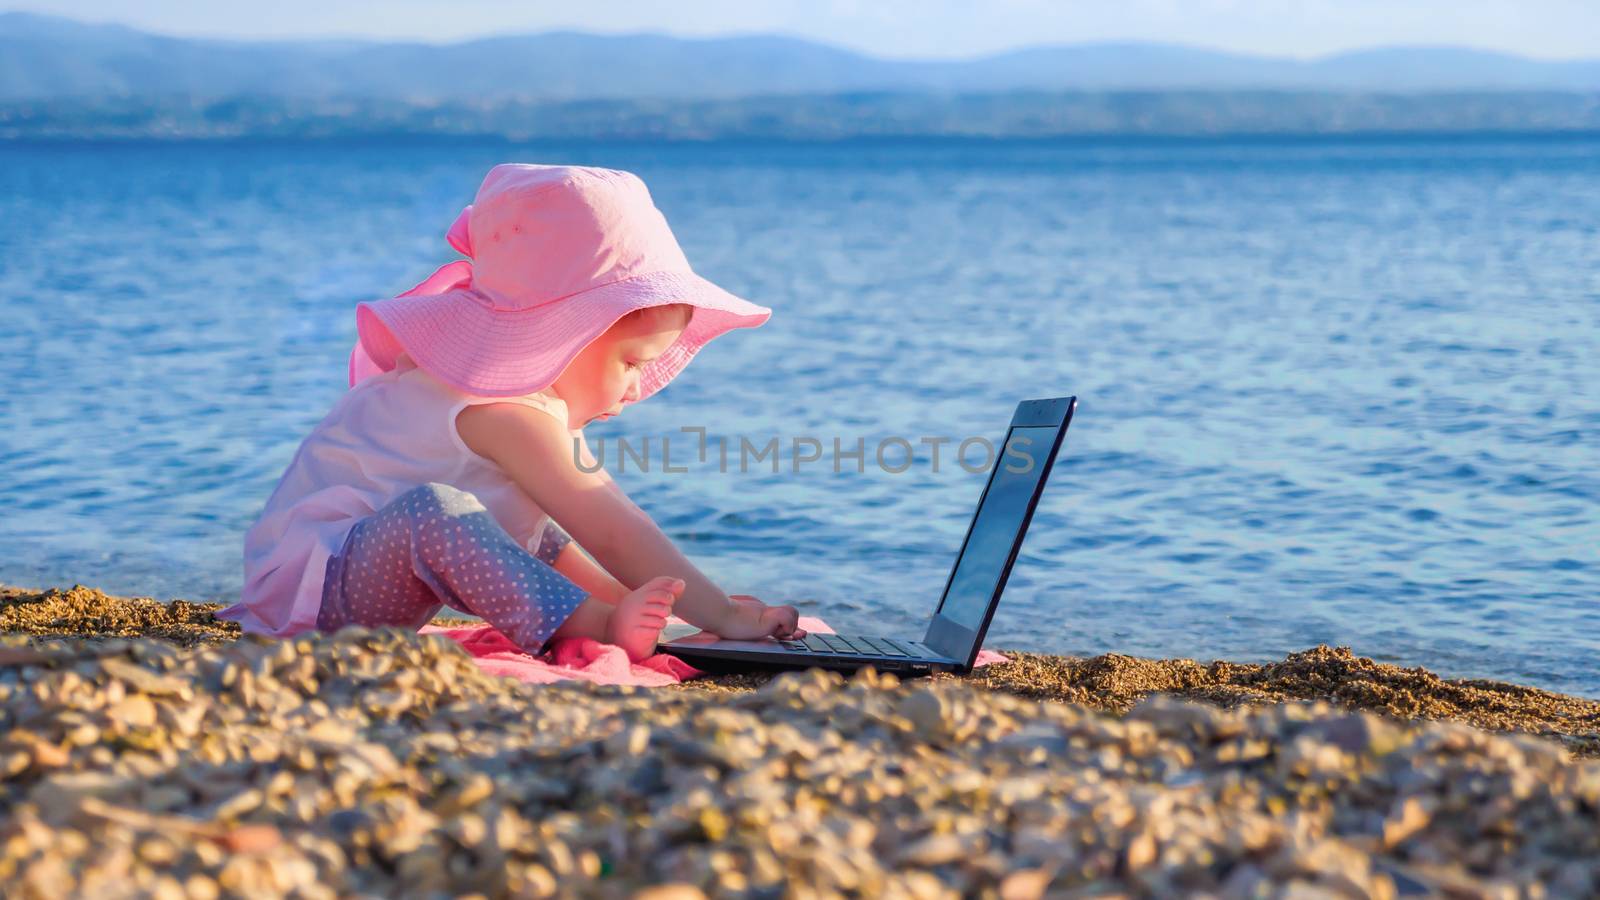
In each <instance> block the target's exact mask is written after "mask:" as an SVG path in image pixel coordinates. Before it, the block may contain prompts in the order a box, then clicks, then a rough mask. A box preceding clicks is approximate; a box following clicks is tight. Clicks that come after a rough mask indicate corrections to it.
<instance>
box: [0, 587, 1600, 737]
mask: <svg viewBox="0 0 1600 900" xmlns="http://www.w3.org/2000/svg"><path fill="white" fill-rule="evenodd" d="M223 605H224V604H220V603H197V602H192V601H186V600H173V601H168V602H162V601H156V600H154V599H153V598H125V597H117V596H113V595H109V594H106V593H104V592H102V591H100V590H98V589H96V588H91V587H86V586H84V585H74V586H72V587H71V588H66V589H62V588H48V589H42V590H40V589H29V588H21V587H17V586H15V585H7V584H0V638H3V637H4V636H6V635H26V636H28V637H29V638H30V639H34V640H50V639H55V638H65V637H86V638H105V637H123V638H134V637H153V638H158V639H162V640H166V641H171V642H173V643H176V644H179V645H180V646H196V645H203V644H223V643H228V642H232V641H235V640H238V639H239V638H240V637H241V636H242V631H241V630H240V628H239V626H238V624H237V623H234V622H226V621H220V620H216V619H214V618H213V617H212V613H213V612H215V611H216V610H218V609H221V608H222V607H223ZM28 606H37V607H38V608H37V609H34V610H31V611H30V610H28V609H27V608H26V607H28ZM433 624H436V625H462V624H474V623H473V620H469V619H460V618H451V617H448V616H440V617H438V618H435V619H434V622H433ZM1000 652H1002V653H1004V654H1006V655H1007V656H1008V657H1010V658H1011V660H1010V661H1009V662H1006V663H999V664H995V665H991V666H984V667H981V668H978V669H974V670H973V671H972V672H971V673H970V674H968V675H964V676H961V675H951V674H947V673H940V674H937V675H934V676H932V677H930V678H924V679H916V680H920V681H925V682H928V683H932V684H937V683H942V682H947V681H953V682H961V683H966V684H971V685H973V686H975V687H979V688H982V689H986V690H992V691H998V692H1001V693H1006V694H1011V695H1013V696H1016V697H1019V698H1022V699H1025V700H1045V701H1055V702H1062V703H1074V704H1078V705H1081V706H1085V707H1088V708H1090V709H1094V710H1097V711H1100V712H1106V713H1112V714H1118V715H1120V714H1125V713H1127V712H1128V711H1129V710H1130V709H1132V708H1133V707H1134V706H1135V705H1136V704H1137V703H1138V702H1139V701H1140V700H1143V699H1145V698H1146V697H1149V696H1151V695H1154V694H1164V695H1169V696H1173V697H1178V698H1182V699H1184V700H1191V701H1197V702H1203V703H1207V704H1209V705H1212V706H1216V707H1219V708H1222V709H1232V708H1236V707H1239V706H1250V705H1263V704H1274V703H1283V702H1294V701H1305V702H1312V701H1318V700H1320V701H1323V702H1327V703H1330V704H1332V705H1335V706H1338V707H1340V708H1342V709H1346V710H1351V711H1358V710H1359V711H1365V712H1371V713H1375V714H1378V715H1383V716H1387V717H1390V718H1394V719H1398V720H1418V721H1439V722H1461V723H1463V724H1467V725H1471V726H1473V727H1476V728H1480V729H1483V730H1485V731H1490V732H1500V733H1508V734H1510V733H1522V734H1529V735H1533V736H1536V737H1542V738H1547V739H1550V740H1554V741H1556V742H1558V743H1560V744H1562V745H1563V746H1565V747H1566V749H1567V750H1568V751H1570V752H1571V753H1572V754H1573V755H1574V756H1575V757H1579V758H1595V759H1600V700H1594V699H1589V698H1586V697H1577V696H1573V695H1569V694H1561V693H1557V692H1554V691H1547V690H1545V689H1543V688H1536V687H1530V686H1526V685H1519V684H1514V683H1511V682H1502V681H1493V680H1488V679H1478V678H1443V677H1441V676H1439V675H1436V674H1434V673H1433V672H1430V671H1429V670H1428V669H1426V668H1423V667H1421V666H1410V667H1403V666H1397V665H1394V664H1391V663H1378V662H1374V661H1373V660H1371V659H1368V658H1366V657H1362V656H1357V655H1355V654H1353V653H1351V652H1350V650H1349V649H1348V648H1345V647H1328V646H1326V645H1321V646H1317V647H1311V648H1308V649H1306V650H1303V651H1301V652H1298V653H1291V654H1289V655H1288V656H1286V657H1285V658H1284V659H1282V660H1279V661H1277V662H1269V663H1235V662H1229V661H1226V660H1213V661H1211V662H1209V663H1202V662H1198V661H1196V660H1193V659H1187V658H1179V659H1152V658H1146V657H1136V656H1126V655H1123V654H1120V653H1108V654H1102V655H1100V656H1094V657H1079V656H1056V655H1052V654H1043V653H1024V652H1020V651H1014V650H1005V649H1001V650H1000ZM773 677H774V673H769V672H756V673H749V674H727V675H719V674H709V675H704V676H701V677H699V678H695V679H692V680H690V681H687V682H684V683H682V684H677V685H667V686H665V687H664V688H659V689H658V690H701V691H711V692H747V691H753V690H757V689H759V688H760V687H761V686H762V685H764V684H766V683H767V682H769V681H771V680H772V678H773ZM916 680H914V681H916Z"/></svg>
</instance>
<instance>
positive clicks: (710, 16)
mask: <svg viewBox="0 0 1600 900" xmlns="http://www.w3.org/2000/svg"><path fill="white" fill-rule="evenodd" d="M0 2H3V0H0ZM0 8H3V9H10V10H28V11H32V12H43V13H54V14H57V15H64V16H70V17H72V18H75V19H81V20H84V21H95V22H120V23H122V24H125V25H130V26H133V27H135V28H140V29H143V30H147V31H154V32H160V33H163V34H175V35H189V36H206V37H248V38H291V37H371V38H383V39H409V40H422V41H430V42H444V41H457V40H462V39H464V38H471V37H479V36H483V35H491V34H505V33H527V32H535V31H546V30H550V29H558V28H570V29H579V30H584V31H598V32H619V31H621V32H626V31H660V32H667V33H670V34H677V35H684V36H705V35H723V34H749V33H756V32H762V33H773V32H776V33H782V34H790V35H796V36H800V37H807V38H812V39H815V40H821V41H825V42H828V43H832V44H838V45H842V46H846V47H851V48H854V49H857V50H862V51H865V52H868V53H872V54H874V55H878V56H890V57H960V56H973V55H978V54H983V53H989V52H993V51H996V50H1005V49H1008V48H1011V47H1017V46H1024V45H1029V44H1041V43H1074V42H1080V41H1105V40H1150V41H1165V42H1173V43H1184V44H1194V45H1199V46H1206V47H1215V48H1220V49H1226V50H1235V51H1240V52H1246V53H1260V54H1267V55H1273V56H1317V55H1321V54H1325V53H1330V52H1335V51H1339V50H1347V49H1352V48H1358V47H1372V46H1380V45H1394V44H1454V45H1461V46H1469V47H1481V48H1486V49H1495V50H1504V51H1508V52H1512V53H1519V54H1522V55H1525V56H1534V57H1540V58H1547V59H1549V58H1571V57H1600V0H1054V2H1051V0H974V2H962V0H655V2H644V0H571V2H563V3H551V2H513V0H450V2H421V0H332V2H329V0H271V2H266V3H254V2H252V3H242V2H240V3H231V2H223V3H217V2H215V0H140V2H138V3H129V2H128V0H54V2H50V0H42V2H32V3H23V4H20V5H14V6H0Z"/></svg>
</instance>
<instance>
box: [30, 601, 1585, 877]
mask: <svg viewBox="0 0 1600 900" xmlns="http://www.w3.org/2000/svg"><path fill="white" fill-rule="evenodd" d="M217 608H219V607H218V606H217V605H215V604H197V603H188V602H185V601H172V602H171V603H161V602H157V601H155V600H153V599H149V598H119V597H109V596H107V595H105V594H104V593H102V592H100V591H97V590H95V589H92V588H86V587H83V586H79V585H75V586H73V587H72V588H69V589H66V590H59V589H50V590H44V591H26V590H22V589H19V588H13V587H4V586H0V807H5V808H8V809H10V810H12V811H13V812H12V815H11V816H10V818H9V820H4V821H0V883H7V884H12V885H15V886H16V887H17V888H18V890H19V896H33V895H38V896H59V895H63V894H86V895H94V894H100V893H105V892H106V891H108V890H113V889H115V890H116V891H119V892H123V893H126V892H129V891H132V892H135V893H141V894H151V895H156V896H172V897H184V896H187V897H216V896H219V895H220V894H223V893H229V894H237V893H260V894H287V893H297V894H299V895H301V896H308V897H317V896H327V897H332V896H341V895H346V894H350V893H359V894H366V895H377V896H396V895H401V894H404V895H407V896H429V895H444V894H463V893H477V894H482V895H484V896H503V895H507V894H518V895H522V896H533V897H543V896H574V895H575V896H596V897H651V896H653V897H654V898H655V900H663V898H666V897H674V898H694V897H702V896H719V897H720V896H726V897H773V898H777V897H789V896H799V897H807V896H837V895H859V896H885V897H917V898H921V897H946V896H948V897H955V896H983V897H999V898H1003V900H1024V898H1040V897H1076V896H1102V895H1106V894H1120V895H1125V896H1170V895H1173V894H1192V893H1196V892H1210V893H1212V894H1224V895H1229V896H1237V895H1259V896H1276V895H1278V894H1279V893H1281V892H1284V891H1287V892H1289V893H1290V894H1294V895H1298V893H1300V892H1304V893H1306V894H1307V895H1317V896H1324V895H1330V894H1331V895H1341V896H1344V895H1350V896H1374V897H1394V896H1397V895H1402V894H1415V893H1428V894H1449V895H1451V896H1467V897H1476V896H1517V895H1527V893H1528V891H1529V890H1530V888H1532V887H1533V886H1538V888H1540V889H1542V891H1543V894H1541V895H1547V896H1573V895H1583V894H1589V893H1592V892H1594V891H1596V890H1600V832H1597V831H1596V830H1595V829H1594V827H1593V822H1594V819H1595V816H1596V815H1597V814H1600V761H1597V760H1596V759H1593V758H1585V757H1597V756H1600V733H1597V732H1600V702H1597V701H1592V700H1585V699H1582V698H1575V697H1564V696H1562V695H1559V694H1552V693H1549V692H1546V691H1540V690H1536V689H1532V688H1524V687H1519V686H1516V685H1509V684H1500V683H1495V682H1482V681H1450V680H1445V679H1440V678H1437V677H1436V676H1434V675H1432V674H1431V673H1428V672H1427V671H1426V670H1423V669H1403V668H1399V667H1396V666H1389V665H1382V664H1377V663H1373V662H1371V661H1370V660H1365V659H1362V658H1359V657H1355V656H1353V655H1351V654H1350V653H1349V652H1348V651H1346V650H1342V649H1333V648H1327V647H1318V648H1313V649H1311V650H1308V651H1305V652H1303V653H1298V654H1291V655H1290V656H1289V657H1288V658H1286V659H1285V660H1283V661H1282V662H1279V663H1271V664H1266V665H1241V664H1234V663H1226V662H1214V663H1211V664H1209V665H1202V664H1200V663H1196V662H1194V661H1191V660H1145V659H1136V658H1133V657H1126V656H1119V655H1115V654H1112V655H1106V656H1100V657H1095V658H1092V659H1077V658H1072V657H1050V656H1043V655H1037V654H1015V657H1016V658H1015V659H1014V660H1013V661H1012V662H1009V663H1002V664H997V665H995V666H992V667H985V668H982V669H978V670H976V671H975V672H974V673H972V675H970V676H965V677H962V676H951V675H939V676H934V677H931V678H924V679H913V680H907V681H904V682H901V681H899V680H898V679H896V678H894V677H893V676H890V675H879V674H877V673H873V672H864V673H860V674H858V675H857V676H855V677H853V678H851V679H848V680H847V679H845V678H842V677H840V676H838V675H837V674H834V673H828V672H822V671H820V670H812V671H809V672H795V673H784V674H781V675H778V676H776V677H767V676H713V677H707V678H704V679H695V680H692V681H689V682H686V683H684V684H682V685H677V686H674V687H669V688H664V689H652V688H633V687H608V686H600V685H593V684H588V683H580V682H562V683H559V684H552V685H527V684H522V683H520V682H517V681H515V680H513V679H509V678H500V677H495V676H490V675H487V674H485V673H484V672H482V670H480V669H479V668H478V667H477V665H476V664H475V663H474V662H473V661H472V660H471V659H470V658H469V657H468V656H466V654H465V653H463V652H462V651H461V650H460V648H459V647H457V646H456V645H455V644H453V643H451V642H450V641H448V640H447V639H444V638H442V637H438V636H432V635H430V636H426V637H424V636H419V635H417V634H414V633H410V632H404V631H400V630H396V629H380V630H367V629H347V630H346V631H344V632H341V633H339V634H338V635H306V636H301V637H298V638H295V639H292V640H283V641H275V640H270V639H262V638H255V637H245V638H240V637H239V636H238V630H237V625H235V624H234V623H223V622H218V621H217V620H216V619H215V618H214V617H213V616H212V611H213V610H214V609H217ZM1152 691H1159V692H1161V693H1155V694H1152V693H1151V692H1152ZM1285 701H1288V702H1285ZM1367 710H1377V711H1381V712H1383V713H1385V714H1383V715H1374V714H1372V713H1371V712H1368V711H1367ZM1475 726H1483V727H1475ZM1486 728H1488V729H1494V728H1499V729H1502V732H1501V733H1496V732H1495V731H1493V730H1485V729H1486ZM1535 734H1543V735H1545V736H1534V735H1535ZM659 885H671V887H670V888H660V887H658V888H656V889H655V891H654V892H652V891H649V890H643V891H642V890H641V889H642V888H646V887H648V886H659Z"/></svg>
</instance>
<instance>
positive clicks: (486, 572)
mask: <svg viewBox="0 0 1600 900" xmlns="http://www.w3.org/2000/svg"><path fill="white" fill-rule="evenodd" d="M571 540H572V538H571V537H569V536H568V535H567V534H566V532H564V531H562V530H561V529H560V528H558V527H557V526H556V523H555V522H554V521H552V522H550V523H548V524H547V525H546V526H545V531H544V538H543V539H542V541H541V542H540V546H539V550H538V552H537V553H529V552H528V551H527V550H526V549H524V548H523V547H521V546H520V545H518V544H517V542H516V540H515V539H514V538H512V537H511V535H510V534H507V533H506V530H505V528H503V527H502V526H501V525H500V523H499V522H498V521H496V520H495V518H494V516H493V515H492V514H491V513H490V512H489V511H488V509H486V508H485V507H484V505H483V503H482V502H481V501H479V500H478V498H477V497H476V496H474V495H473V494H471V493H469V492H467V491H463V490H461V489H459V488H455V487H452V486H450V485H447V484H439V483H436V482H430V483H428V484H424V485H420V486H418V487H416V488H413V489H411V490H409V491H407V492H405V493H404V494H401V495H400V496H399V497H396V498H395V499H394V500H393V501H391V502H390V503H389V504H388V505H386V506H384V507H383V508H382V509H380V510H378V511H376V512H374V513H372V514H371V515H369V516H367V517H366V518H364V519H362V520H361V521H359V522H357V523H356V524H355V526H354V527H353V528H351V530H350V534H349V536H348V537H347V538H345V543H344V547H343V549H341V550H340V552H338V553H336V554H334V555H333V556H332V557H330V558H329V560H328V568H327V575H326V580H325V581H324V583H323V589H322V607H321V609H320V611H319V612H318V614H317V628H318V629H320V630H322V631H337V630H338V629H340V628H342V627H344V626H345V625H352V624H354V625H365V626H367V627H369V628H377V627H382V626H399V627H402V628H411V629H415V628H420V627H421V626H423V625H426V624H427V623H428V620H430V619H432V618H433V617H434V615H435V614H436V613H438V612H439V610H440V609H442V608H444V607H445V606H449V607H450V608H451V609H454V610H458V611H460V612H464V613H468V614H470V615H474V616H477V617H478V618H480V619H482V620H484V621H485V622H487V623H489V624H490V625H493V626H494V627H495V628H496V629H498V630H499V631H500V633H501V634H504V635H505V636H506V637H508V638H510V639H511V640H513V641H515V642H516V643H517V645H518V646H520V647H522V648H523V649H524V650H526V651H527V652H529V653H532V654H534V655H538V654H539V653H541V652H543V650H544V645H545V643H546V642H547V641H549V640H550V636H551V635H552V634H554V633H555V631H556V629H557V628H560V627H561V623H562V622H564V621H566V619H567V617H568V616H570V615H571V614H572V611H573V610H575V609H577V608H578V604H580V603H582V602H583V600H584V599H585V598H586V597H587V596H588V593H587V592H586V591H584V590H583V589H582V588H580V587H578V585H577V584H575V583H573V581H572V580H571V579H569V578H567V577H566V576H565V575H562V574H561V573H560V572H557V571H556V570H555V569H553V568H551V565H552V564H553V563H554V562H555V560H556V557H557V556H558V555H559V554H560V553H561V549H562V548H563V547H565V546H566V545H567V543H568V542H569V541H571Z"/></svg>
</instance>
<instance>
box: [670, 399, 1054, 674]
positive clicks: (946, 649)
mask: <svg viewBox="0 0 1600 900" xmlns="http://www.w3.org/2000/svg"><path fill="white" fill-rule="evenodd" d="M1077 405H1078V398H1077V397H1053V398H1049V399H1044V400H1024V401H1022V402H1021V403H1018V404H1017V411H1016V414H1015V415H1014V416H1012V418H1011V426H1010V428H1008V429H1007V430H1006V436H1005V440H1004V441H1002V442H1001V443H1000V444H999V447H1000V449H999V450H998V451H997V452H996V453H995V459H994V460H993V463H992V467H991V468H990V470H989V481H988V483H987V484H986V485H984V488H983V494H982V496H980V497H979V499H978V509H977V511H976V512H974V513H973V514H972V522H971V523H970V524H969V525H968V526H967V536H966V538H964V539H963V540H962V542H961V550H960V552H959V553H957V554H956V563H955V566H954V567H953V568H952V569H951V570H950V577H949V579H948V580H947V581H945V585H944V595H943V596H942V597H940V598H939V602H938V604H936V605H935V606H934V608H933V618H932V621H930V622H929V624H928V631H927V633H926V634H924V635H923V636H922V637H921V638H920V639H912V638H910V637H906V636H898V637H888V636H878V635H870V636H868V635H858V634H807V635H806V636H805V637H804V638H802V639H800V640H777V639H775V638H761V639H760V640H753V641H740V640H727V639H724V638H722V637H720V636H718V635H715V634H710V633H708V632H704V631H701V630H699V629H697V628H695V627H694V626H692V625H688V624H684V623H671V624H669V625H668V626H667V628H665V629H663V631H662V633H661V640H660V642H659V643H658V644H657V646H656V650H657V652H660V653H670V654H672V655H673V656H676V657H678V658H679V659H682V660H683V661H685V662H687V663H689V664H690V665H692V666H694V667H695V668H697V669H701V670H704V671H708V672H741V671H747V670H750V669H807V668H811V667H820V668H824V669H839V670H843V671H852V670H855V669H860V668H865V667H866V666H872V667H873V668H875V669H877V670H879V671H889V672H895V673H899V674H904V675H926V674H929V673H931V672H941V671H942V672H962V673H966V672H970V671H972V664H973V663H974V662H976V661H977V659H978V649H979V648H980V647H982V646H983V636H984V634H985V633H986V632H987V631H988V630H989V621H990V620H991V619H992V618H993V617H994V611H995V607H997V606H999V605H1000V593H1001V592H1002V591H1004V590H1005V587H1006V579H1007V578H1008V577H1010V575H1011V567H1012V565H1013V564H1015V563H1016V561H1017V553H1018V552H1019V551H1020V550H1021V549H1022V539H1023V536H1024V535H1026V534H1027V532H1028V523H1029V522H1030V521H1032V519H1033V510H1034V507H1036V506H1038V505H1039V496H1040V495H1041V494H1042V493H1043V492H1044V483H1045V479H1047V478H1048V477H1049V476H1050V469H1051V468H1052V466H1053V465H1054V463H1055V458H1056V453H1057V451H1059V450H1060V449H1061V442H1062V439H1063V438H1065V437H1066V435H1067V426H1068V425H1069V424H1071V422H1072V412H1073V410H1074V409H1075V408H1077Z"/></svg>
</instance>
